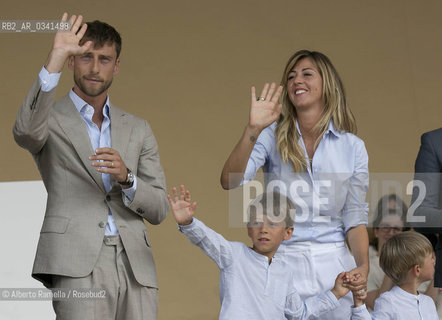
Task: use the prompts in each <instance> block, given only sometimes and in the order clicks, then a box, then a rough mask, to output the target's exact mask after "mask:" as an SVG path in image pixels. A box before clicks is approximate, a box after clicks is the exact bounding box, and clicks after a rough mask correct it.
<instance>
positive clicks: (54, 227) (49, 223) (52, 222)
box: [40, 216, 70, 233]
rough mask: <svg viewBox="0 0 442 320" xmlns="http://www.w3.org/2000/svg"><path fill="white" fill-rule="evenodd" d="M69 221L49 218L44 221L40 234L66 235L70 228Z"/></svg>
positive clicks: (63, 218) (64, 218) (60, 218)
mask: <svg viewBox="0 0 442 320" xmlns="http://www.w3.org/2000/svg"><path fill="white" fill-rule="evenodd" d="M69 221H70V219H69V218H66V217H60V216H47V217H46V218H45V219H44V221H43V226H42V227H41V231H40V233H45V232H54V233H65V232H66V230H67V228H68V225H69Z"/></svg>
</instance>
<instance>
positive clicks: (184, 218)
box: [167, 185, 196, 226]
mask: <svg viewBox="0 0 442 320" xmlns="http://www.w3.org/2000/svg"><path fill="white" fill-rule="evenodd" d="M172 192H173V197H174V200H172V197H171V196H170V195H169V194H168V195H167V199H169V203H170V207H171V208H172V213H173V216H174V218H175V221H176V222H177V223H178V224H179V225H182V226H184V225H187V224H190V223H191V222H192V217H193V215H194V213H195V208H196V202H193V203H191V202H190V191H189V190H186V191H184V185H181V186H180V196H179V197H178V193H177V190H176V188H175V187H173V188H172Z"/></svg>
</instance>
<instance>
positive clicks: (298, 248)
mask: <svg viewBox="0 0 442 320" xmlns="http://www.w3.org/2000/svg"><path fill="white" fill-rule="evenodd" d="M284 251H285V254H286V256H287V261H288V263H289V264H290V266H292V268H294V269H295V281H296V282H295V286H296V290H297V291H298V293H299V295H300V296H301V298H302V299H305V298H308V297H312V296H315V295H318V294H320V293H322V292H325V291H327V290H330V289H332V288H333V287H334V285H335V280H336V277H337V276H338V274H339V273H341V272H343V271H350V270H352V269H354V268H356V263H355V260H354V258H353V256H352V255H351V253H350V251H349V250H348V248H347V245H346V244H345V242H336V243H318V242H312V241H305V242H289V243H286V244H284ZM339 303H340V307H338V308H337V309H335V310H334V311H332V312H326V313H324V314H323V315H322V316H320V317H319V318H317V319H327V320H333V319H336V320H338V319H339V320H346V319H351V306H352V305H353V296H352V294H351V292H349V293H348V294H347V295H346V296H345V297H342V298H341V299H339Z"/></svg>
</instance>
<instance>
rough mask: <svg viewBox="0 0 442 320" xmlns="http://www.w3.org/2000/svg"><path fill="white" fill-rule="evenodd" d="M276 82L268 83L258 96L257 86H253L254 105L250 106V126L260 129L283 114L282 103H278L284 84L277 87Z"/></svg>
mask: <svg viewBox="0 0 442 320" xmlns="http://www.w3.org/2000/svg"><path fill="white" fill-rule="evenodd" d="M275 89H276V84H275V83H274V82H273V83H272V84H271V85H269V84H268V83H266V84H265V85H264V88H263V89H262V92H261V95H260V96H259V97H256V92H255V87H252V105H251V107H250V116H249V126H250V127H252V128H256V129H258V130H260V131H261V130H263V129H264V128H266V127H268V126H269V125H271V124H272V123H273V122H275V121H276V120H277V119H278V117H279V115H280V114H281V110H282V104H278V99H279V97H280V96H281V93H282V86H279V87H278V89H276V91H275Z"/></svg>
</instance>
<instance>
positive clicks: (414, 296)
mask: <svg viewBox="0 0 442 320" xmlns="http://www.w3.org/2000/svg"><path fill="white" fill-rule="evenodd" d="M379 263H380V265H381V268H382V270H383V271H384V272H385V274H386V275H387V276H388V277H389V278H390V279H391V280H392V281H393V283H394V284H395V286H394V287H393V288H392V289H391V290H390V291H387V292H384V293H383V294H382V295H381V296H380V297H379V298H378V299H377V300H376V301H375V304H374V311H373V312H372V313H371V314H369V313H368V311H367V309H366V307H365V305H364V301H363V299H361V298H358V297H356V295H355V292H353V297H354V306H355V308H354V309H353V318H352V320H372V319H373V320H381V319H382V320H384V319H385V320H387V319H392V320H393V319H401V320H417V319H425V320H438V319H439V317H438V315H437V311H436V306H435V305H434V302H433V300H432V299H431V298H430V297H429V296H426V295H424V294H421V293H419V291H418V290H417V288H418V287H419V285H420V284H421V283H422V282H425V281H428V280H431V279H433V276H434V264H435V258H434V252H433V247H432V245H431V243H430V241H428V239H427V238H426V237H424V236H423V235H421V234H419V233H417V232H414V231H407V232H403V233H399V234H397V235H395V236H394V237H392V238H390V239H389V240H388V241H387V242H386V243H385V244H384V247H383V248H382V252H381V256H380V258H379Z"/></svg>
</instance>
